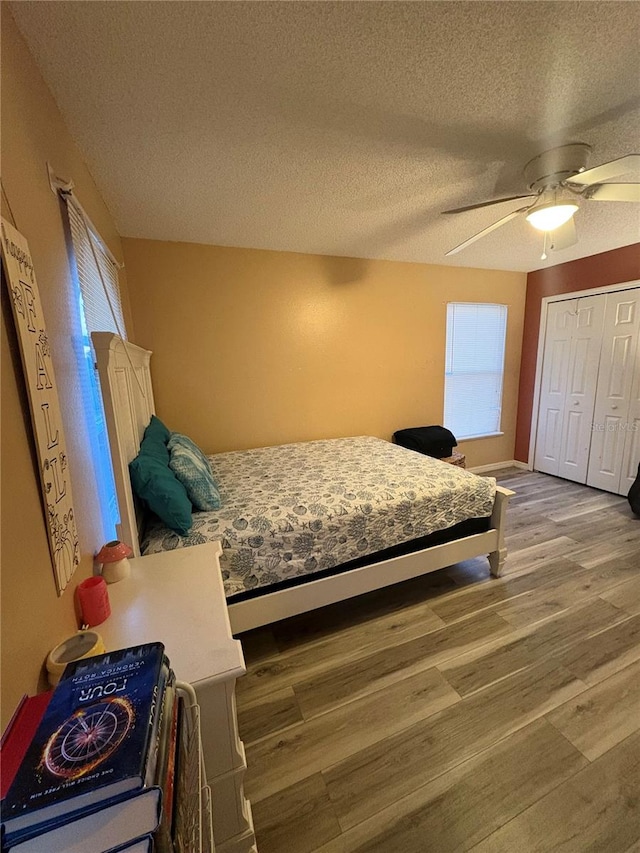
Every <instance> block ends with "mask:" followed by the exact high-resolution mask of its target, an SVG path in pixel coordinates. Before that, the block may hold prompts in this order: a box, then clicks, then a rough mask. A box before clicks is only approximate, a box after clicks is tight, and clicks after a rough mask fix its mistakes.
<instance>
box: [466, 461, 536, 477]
mask: <svg viewBox="0 0 640 853" xmlns="http://www.w3.org/2000/svg"><path fill="white" fill-rule="evenodd" d="M501 468H520V469H521V470H523V471H528V470H529V466H528V465H527V463H526V462H518V460H517V459H509V460H508V461H507V462H493V463H492V464H491V465H476V467H475V468H467V471H471V473H472V474H482V473H483V472H484V471H499V470H500V469H501Z"/></svg>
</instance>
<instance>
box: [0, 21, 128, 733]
mask: <svg viewBox="0 0 640 853" xmlns="http://www.w3.org/2000/svg"><path fill="white" fill-rule="evenodd" d="M1 119H2V183H3V186H4V189H5V191H6V194H7V197H8V199H9V204H10V205H11V209H12V211H13V215H14V216H15V224H16V227H17V228H18V230H19V231H20V232H21V233H22V234H23V235H24V236H25V237H26V239H27V240H28V242H29V248H30V250H31V254H32V257H33V260H34V264H35V270H36V276H37V279H38V284H39V288H40V295H41V298H42V305H43V311H44V315H45V318H46V321H47V328H48V332H49V337H50V340H51V348H52V358H53V364H54V369H55V372H56V378H57V383H58V389H59V395H60V403H61V408H62V413H63V419H64V429H65V435H66V440H67V448H68V456H69V472H70V477H71V485H72V489H73V495H74V502H75V510H76V517H77V523H78V532H79V536H80V546H81V552H82V563H81V566H80V567H79V569H78V570H77V572H76V574H75V575H74V577H73V580H72V582H71V584H70V585H69V586H68V587H67V590H66V591H65V593H64V594H63V596H62V597H61V598H58V597H57V595H56V588H55V583H54V576H53V569H52V568H51V562H50V556H49V550H48V545H47V536H46V530H45V525H44V519H43V513H42V507H41V500H40V487H39V480H38V476H37V466H36V461H35V446H34V442H33V435H32V430H31V422H30V419H29V409H28V404H27V398H26V395H25V386H24V379H23V375H22V370H21V366H20V359H19V355H18V350H17V344H16V338H15V332H14V326H13V319H12V316H11V309H10V305H9V300H8V298H7V294H6V293H5V291H6V287H5V285H4V283H3V284H2V341H1V346H2V528H1V530H2V712H1V714H2V725H3V726H4V724H5V723H6V721H7V719H8V717H9V715H10V714H11V712H12V711H13V708H14V707H15V705H16V703H17V701H18V699H19V698H20V696H21V695H22V694H23V693H25V692H31V693H32V692H34V691H35V690H36V687H37V685H38V680H39V678H40V677H41V668H42V664H43V662H44V660H45V657H46V654H47V652H48V650H49V649H50V648H52V647H53V646H54V645H55V644H56V643H58V642H60V640H62V639H64V637H66V636H68V634H69V633H71V632H73V631H74V630H75V629H76V628H77V624H76V619H75V615H74V606H73V590H74V588H75V586H76V584H77V583H78V582H79V581H81V580H83V579H84V578H85V577H87V575H89V574H90V573H91V571H92V554H93V552H94V551H95V550H96V549H97V548H99V546H100V545H101V539H102V536H103V533H102V525H101V521H100V515H99V511H98V506H97V504H96V499H95V492H94V489H93V484H92V482H91V476H90V475H89V474H88V473H87V472H88V470H89V468H88V464H87V462H88V458H89V445H88V433H87V425H86V422H85V420H84V418H83V417H82V406H81V399H80V394H79V385H78V374H77V370H76V360H75V356H74V342H75V341H77V340H78V329H77V328H76V327H75V325H74V321H73V320H72V319H71V318H72V317H73V316H75V312H76V306H75V304H74V299H73V295H72V289H71V277H70V271H69V262H68V258H67V249H66V244H65V237H64V232H63V225H62V222H63V220H62V216H61V209H60V204H59V202H58V201H57V199H56V198H55V196H54V195H53V193H52V192H51V190H50V189H49V185H48V179H47V169H46V161H47V160H48V161H50V162H51V164H52V166H53V167H54V168H55V170H56V172H57V173H58V174H60V175H61V176H64V177H72V178H73V180H74V181H75V184H76V188H77V194H78V197H79V198H80V200H81V202H82V204H83V205H84V207H85V209H86V210H87V212H88V213H89V215H90V216H91V217H92V218H93V220H94V222H95V223H96V225H97V226H98V227H99V229H100V231H101V233H102V235H103V236H104V238H105V240H106V242H107V243H108V244H109V247H110V248H111V250H112V251H113V253H114V254H115V255H116V257H121V254H122V253H121V246H120V241H119V238H118V235H117V233H116V230H115V226H114V223H113V221H112V219H111V217H110V215H109V212H108V210H107V208H106V207H105V205H104V202H103V201H102V199H101V197H100V195H99V193H98V191H97V190H96V187H95V185H94V183H93V180H92V178H91V176H90V174H89V172H88V171H87V168H86V166H85V164H84V162H83V161H82V159H81V157H80V154H79V152H78V151H77V149H76V147H75V145H74V143H73V141H72V139H71V137H70V136H69V134H68V132H67V129H66V127H65V125H64V122H63V120H62V117H61V116H60V113H59V112H58V109H57V107H56V104H55V102H54V101H53V98H52V97H51V94H50V93H49V90H48V89H47V88H46V86H45V84H44V82H43V80H42V78H41V76H40V74H39V72H38V70H37V68H36V66H35V64H34V62H33V59H32V57H31V55H30V54H29V52H28V51H27V48H26V46H25V44H24V42H23V40H22V38H21V36H20V34H19V32H18V30H17V28H16V25H15V23H14V21H13V19H12V17H11V14H10V13H9V11H8V9H7V8H6V5H5V4H2V116H1ZM2 215H3V216H5V217H6V218H7V219H9V220H10V221H11V216H10V213H9V210H8V207H7V204H6V202H5V200H4V198H3V200H2ZM123 297H124V301H125V306H127V304H128V303H127V297H126V293H124V294H123ZM126 310H127V311H128V308H126Z"/></svg>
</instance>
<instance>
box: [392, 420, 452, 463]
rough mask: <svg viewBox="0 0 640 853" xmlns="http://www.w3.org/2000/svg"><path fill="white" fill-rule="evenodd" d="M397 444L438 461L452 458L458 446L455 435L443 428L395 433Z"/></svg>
mask: <svg viewBox="0 0 640 853" xmlns="http://www.w3.org/2000/svg"><path fill="white" fill-rule="evenodd" d="M393 439H394V441H395V443H396V444H399V445H400V446H401V447H406V448H408V449H409V450H416V451H417V452H418V453H424V455H425V456H433V457H435V458H436V459H446V457H447V456H451V454H452V452H453V448H454V447H457V446H458V442H457V441H456V437H455V435H454V434H453V433H452V432H451V431H450V430H448V429H447V428H446V427H443V426H424V427H410V428H409V429H399V430H397V432H394V434H393Z"/></svg>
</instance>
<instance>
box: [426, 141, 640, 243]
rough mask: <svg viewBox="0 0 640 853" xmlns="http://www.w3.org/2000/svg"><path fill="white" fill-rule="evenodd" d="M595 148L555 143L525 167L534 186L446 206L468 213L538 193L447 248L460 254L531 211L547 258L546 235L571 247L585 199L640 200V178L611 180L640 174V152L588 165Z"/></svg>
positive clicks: (575, 239)
mask: <svg viewBox="0 0 640 853" xmlns="http://www.w3.org/2000/svg"><path fill="white" fill-rule="evenodd" d="M590 152H591V147H590V146H589V145H587V144H586V143H584V142H573V143H570V144H568V145H561V146H560V147H558V148H552V149H551V150H549V151H545V152H544V153H542V154H539V155H538V156H537V157H534V158H533V160H530V161H529V162H528V163H527V165H526V166H525V167H524V177H525V180H526V181H527V186H528V188H529V190H530V192H528V193H525V194H523V195H513V196H508V197H507V198H497V199H492V200H491V201H482V202H479V203H478V204H469V205H467V206H466V207H457V208H455V209H454V210H443V211H442V212H443V213H446V214H451V213H464V212H465V211H467V210H477V209H478V208H480V207H489V206H491V205H493V204H503V203H504V202H507V201H515V200H516V199H524V198H526V199H533V201H531V203H529V204H526V205H524V206H523V207H519V208H518V209H517V210H513V211H511V212H510V213H508V214H507V215H506V216H503V217H502V218H501V219H498V220H497V221H496V222H494V223H492V224H491V225H489V226H488V227H487V228H483V229H482V231H478V233H477V234H474V235H473V236H472V237H469V238H468V239H467V240H465V241H464V242H463V243H460V244H459V245H458V246H455V247H454V248H453V249H450V250H449V251H448V252H447V253H446V254H447V255H455V254H457V252H461V251H462V249H466V248H467V246H470V245H471V244H472V243H475V242H476V240H480V238H481V237H484V236H485V235H486V234H490V233H491V232H492V231H495V230H496V228H500V227H501V226H502V225H505V224H506V223H507V222H510V221H511V220H512V219H515V217H516V216H520V214H526V219H527V221H528V222H529V223H530V224H531V225H533V227H534V228H537V229H538V230H539V231H542V232H544V235H545V246H544V250H543V254H542V258H543V259H544V258H546V250H547V239H548V240H549V246H548V248H550V249H555V250H558V249H566V248H568V247H569V246H573V244H574V243H575V242H576V241H577V236H576V226H575V222H574V220H573V215H574V213H575V212H576V211H577V210H578V208H579V206H580V204H579V202H580V200H584V201H635V202H640V183H606V181H609V180H611V179H612V178H617V177H619V176H620V175H626V174H627V173H629V172H635V173H637V174H638V178H639V180H640V154H627V155H626V156H625V157H620V158H619V159H617V160H611V161H610V162H609V163H603V164H602V165H600V166H595V167H594V168H593V169H588V170H586V165H587V160H588V157H589V154H590ZM547 235H548V236H547Z"/></svg>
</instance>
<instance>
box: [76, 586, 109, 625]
mask: <svg viewBox="0 0 640 853" xmlns="http://www.w3.org/2000/svg"><path fill="white" fill-rule="evenodd" d="M78 600H79V602H80V610H81V612H82V621H83V622H84V623H85V624H86V625H89V627H91V628H92V627H93V626H94V625H100V624H101V623H102V622H104V620H105V619H108V618H109V616H110V615H111V605H110V604H109V593H108V592H107V584H106V582H105V579H104V578H103V577H91V578H87V579H86V581H82V583H81V584H79V585H78Z"/></svg>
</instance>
